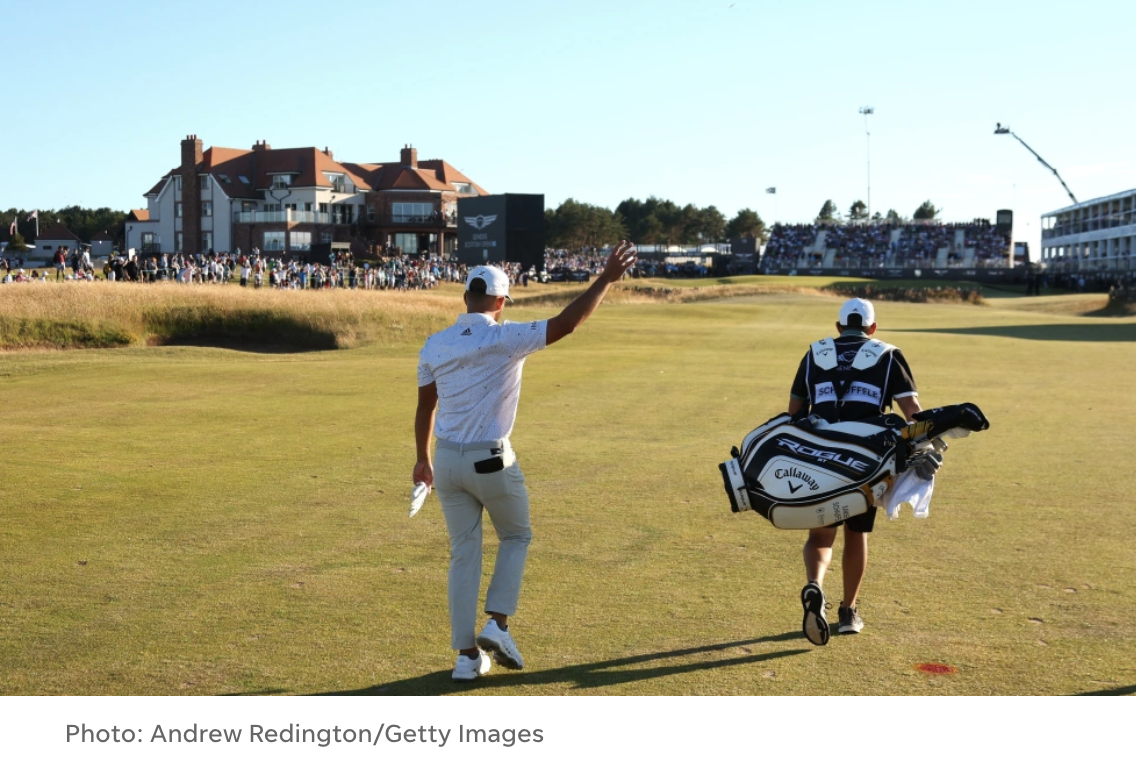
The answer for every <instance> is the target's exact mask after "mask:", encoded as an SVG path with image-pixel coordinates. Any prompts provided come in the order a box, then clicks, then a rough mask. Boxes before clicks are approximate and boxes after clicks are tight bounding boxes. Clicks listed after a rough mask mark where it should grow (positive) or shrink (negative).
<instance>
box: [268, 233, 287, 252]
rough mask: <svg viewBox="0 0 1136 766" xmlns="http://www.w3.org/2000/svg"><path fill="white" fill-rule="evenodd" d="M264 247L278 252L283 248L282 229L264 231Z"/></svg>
mask: <svg viewBox="0 0 1136 766" xmlns="http://www.w3.org/2000/svg"><path fill="white" fill-rule="evenodd" d="M264 249H265V250H272V251H276V252H280V251H282V250H283V249H284V232H283V231H266V232H264Z"/></svg>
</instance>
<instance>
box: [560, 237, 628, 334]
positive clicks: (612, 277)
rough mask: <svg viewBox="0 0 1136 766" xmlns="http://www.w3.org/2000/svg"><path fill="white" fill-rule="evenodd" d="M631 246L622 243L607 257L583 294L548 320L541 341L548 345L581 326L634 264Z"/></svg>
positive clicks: (624, 241) (625, 242) (625, 241)
mask: <svg viewBox="0 0 1136 766" xmlns="http://www.w3.org/2000/svg"><path fill="white" fill-rule="evenodd" d="M635 255H636V250H635V245H633V244H632V243H630V242H628V241H627V240H623V241H622V242H620V243H619V246H618V247H616V248H615V249H614V250H612V251H611V255H609V256H608V257H607V263H606V264H605V265H604V270H603V272H602V273H601V274H600V275H599V277H597V278H596V281H595V282H593V283H592V284H591V285H590V286H589V287H588V289H587V290H585V291H584V294H583V295H581V296H580V297H579V298H577V299H576V300H574V301H572V302H571V303H569V304H568V305H567V306H565V307H564V310H563V311H561V312H560V313H559V314H558V315H556V316H554V317H552V318H551V319H549V320H548V326H547V329H546V330H545V336H544V342H545V344H546V345H549V346H551V345H552V344H553V343H555V342H556V341H558V340H560V339H561V338H563V337H564V336H565V335H568V334H569V333H571V332H572V331H573V330H575V329H576V328H577V327H579V326H580V325H582V324H583V323H584V320H585V319H587V318H588V317H590V316H591V315H592V312H594V311H595V310H596V308H597V307H598V306H599V305H600V303H601V302H602V301H603V299H604V295H606V294H607V288H608V287H610V286H611V284H612V283H613V282H618V281H619V280H620V279H621V278H622V277H623V275H624V274H625V273H627V270H628V269H629V268H631V266H632V264H634V263H635Z"/></svg>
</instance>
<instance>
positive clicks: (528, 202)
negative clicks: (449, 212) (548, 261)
mask: <svg viewBox="0 0 1136 766" xmlns="http://www.w3.org/2000/svg"><path fill="white" fill-rule="evenodd" d="M457 256H458V260H459V261H461V262H462V263H468V264H471V265H476V264H484V263H501V262H502V261H508V262H509V263H520V264H521V265H522V266H523V267H526V268H527V267H529V266H536V267H537V268H538V269H539V268H541V266H542V265H543V263H544V195H543V194H492V195H488V196H485V197H462V198H460V199H459V200H458V251H457Z"/></svg>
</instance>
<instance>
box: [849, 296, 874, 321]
mask: <svg viewBox="0 0 1136 766" xmlns="http://www.w3.org/2000/svg"><path fill="white" fill-rule="evenodd" d="M853 314H859V315H860V319H861V320H862V322H861V327H870V326H871V325H874V324H875V323H876V309H875V307H874V306H873V305H872V302H871V301H866V300H864V299H863V298H853V299H852V300H850V301H845V302H844V305H843V306H841V307H840V324H842V325H844V326H845V327H848V325H849V318H850V317H851V316H852V315H853Z"/></svg>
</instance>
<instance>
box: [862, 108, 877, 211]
mask: <svg viewBox="0 0 1136 766" xmlns="http://www.w3.org/2000/svg"><path fill="white" fill-rule="evenodd" d="M875 113H876V110H875V108H874V107H871V106H862V107H860V114H862V115H864V135H865V136H866V138H867V142H868V202H867V205H868V220H869V221H871V220H872V134H871V132H869V130H868V115H869V114H875Z"/></svg>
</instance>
